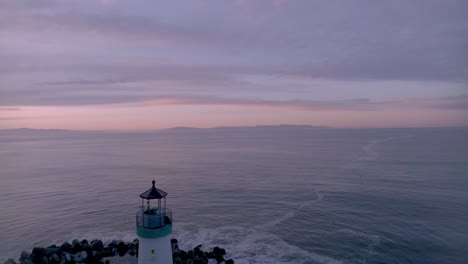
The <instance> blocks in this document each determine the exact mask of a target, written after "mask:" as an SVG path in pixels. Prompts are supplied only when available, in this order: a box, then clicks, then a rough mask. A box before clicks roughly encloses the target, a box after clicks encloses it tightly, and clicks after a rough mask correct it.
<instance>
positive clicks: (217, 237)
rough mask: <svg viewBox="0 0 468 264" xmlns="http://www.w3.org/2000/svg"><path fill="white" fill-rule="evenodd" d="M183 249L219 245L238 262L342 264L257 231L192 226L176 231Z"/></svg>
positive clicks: (242, 263)
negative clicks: (196, 227) (195, 227)
mask: <svg viewBox="0 0 468 264" xmlns="http://www.w3.org/2000/svg"><path fill="white" fill-rule="evenodd" d="M175 236H176V237H177V238H178V240H179V245H180V246H181V248H193V247H195V246H197V245H199V244H202V245H203V247H204V248H205V249H208V248H211V247H214V246H220V247H222V248H224V249H226V252H227V256H226V257H227V258H232V259H234V260H235V262H236V263H240V264H246V263H258V264H262V263H265V264H266V263H268V264H270V263H290V264H315V263H326V264H334V263H342V262H341V261H339V260H336V259H333V258H331V257H328V256H322V255H319V254H316V253H313V252H309V251H307V250H304V249H302V248H300V247H297V246H294V245H291V244H289V243H287V242H286V241H284V240H283V239H282V238H281V237H279V236H277V235H274V234H272V233H270V232H266V231H262V230H258V229H255V228H244V227H217V228H198V229H194V228H193V225H190V226H186V227H185V228H184V227H181V228H179V229H178V230H177V231H176V232H175Z"/></svg>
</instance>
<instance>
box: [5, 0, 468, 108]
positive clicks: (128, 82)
mask: <svg viewBox="0 0 468 264" xmlns="http://www.w3.org/2000/svg"><path fill="white" fill-rule="evenodd" d="M466 10H468V3H467V2H466V1H463V0H447V1H438V0H416V1H404V0H396V1H386V2H382V1H371V0H359V1H358V0H351V1H338V0H331V1H315V0H302V1H267V0H265V1H240V0H238V1H215V0H210V1H119V0H112V1H96V0H83V1H72V2H70V1H56V0H37V1H26V0H15V1H1V2H0V25H1V26H0V107H3V109H8V108H21V107H22V106H89V105H105V104H135V105H148V104H151V105H156V104H165V105H168V104H171V105H180V106H182V105H210V106H216V105H225V106H226V105H231V106H237V107H274V108H277V109H284V110H307V111H309V110H310V111H329V110H353V111H354V110H358V111H381V110H383V109H389V108H392V107H393V108H396V107H402V108H420V109H427V108H430V109H440V110H453V111H466V109H467V98H466V97H467V95H466V94H467V93H468V48H467V47H468V16H467V15H466ZM0 111H2V112H6V111H5V110H1V108H0Z"/></svg>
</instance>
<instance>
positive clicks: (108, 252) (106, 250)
mask: <svg viewBox="0 0 468 264" xmlns="http://www.w3.org/2000/svg"><path fill="white" fill-rule="evenodd" d="M112 256H114V254H113V253H112V248H111V247H109V246H106V247H104V248H103V249H102V250H101V257H103V258H104V257H112Z"/></svg>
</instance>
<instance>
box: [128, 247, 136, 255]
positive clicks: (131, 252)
mask: <svg viewBox="0 0 468 264" xmlns="http://www.w3.org/2000/svg"><path fill="white" fill-rule="evenodd" d="M127 253H128V254H129V255H130V256H135V255H136V249H134V248H131V249H129V250H128V252H127Z"/></svg>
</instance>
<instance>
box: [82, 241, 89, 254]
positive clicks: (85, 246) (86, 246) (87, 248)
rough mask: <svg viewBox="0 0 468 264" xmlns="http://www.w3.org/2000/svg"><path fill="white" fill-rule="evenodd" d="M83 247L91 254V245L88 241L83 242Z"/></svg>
mask: <svg viewBox="0 0 468 264" xmlns="http://www.w3.org/2000/svg"><path fill="white" fill-rule="evenodd" d="M81 246H82V247H83V250H84V251H89V252H91V245H90V244H89V243H88V240H86V239H83V240H82V241H81Z"/></svg>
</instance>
